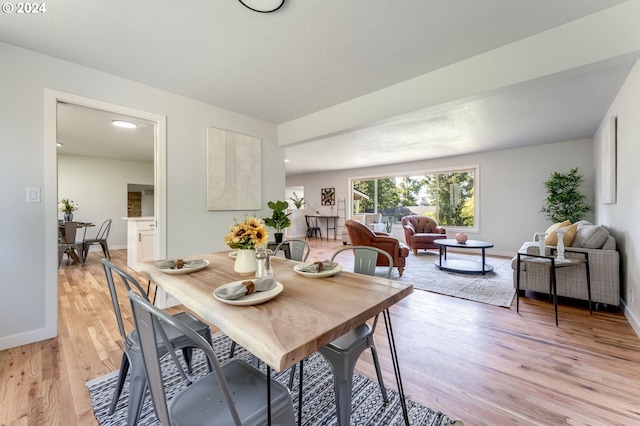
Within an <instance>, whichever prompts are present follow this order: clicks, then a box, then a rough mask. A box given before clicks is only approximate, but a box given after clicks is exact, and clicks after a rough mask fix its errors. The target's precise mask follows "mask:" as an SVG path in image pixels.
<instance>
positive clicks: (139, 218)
mask: <svg viewBox="0 0 640 426" xmlns="http://www.w3.org/2000/svg"><path fill="white" fill-rule="evenodd" d="M122 219H124V220H132V221H139V220H156V218H155V217H154V216H139V217H123V218H122Z"/></svg>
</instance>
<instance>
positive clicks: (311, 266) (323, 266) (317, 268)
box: [298, 260, 338, 273]
mask: <svg viewBox="0 0 640 426" xmlns="http://www.w3.org/2000/svg"><path fill="white" fill-rule="evenodd" d="M336 266H338V264H337V263H336V262H332V261H330V260H323V261H322V262H314V263H307V264H306V265H302V266H300V267H298V271H300V272H315V273H318V272H322V271H328V270H330V269H333V268H335V267H336Z"/></svg>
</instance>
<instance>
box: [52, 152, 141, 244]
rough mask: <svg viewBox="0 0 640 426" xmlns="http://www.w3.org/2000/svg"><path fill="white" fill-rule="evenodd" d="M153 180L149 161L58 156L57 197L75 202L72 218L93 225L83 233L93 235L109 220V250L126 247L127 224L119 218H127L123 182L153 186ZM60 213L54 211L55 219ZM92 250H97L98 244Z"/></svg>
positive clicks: (125, 189)
mask: <svg viewBox="0 0 640 426" xmlns="http://www.w3.org/2000/svg"><path fill="white" fill-rule="evenodd" d="M153 179H154V177H153V163H141V162H134V161H118V160H111V159H106V158H95V157H82V156H76V155H58V196H59V198H69V199H71V200H73V201H75V202H76V203H78V204H79V208H78V210H76V211H75V212H74V213H73V219H74V220H77V221H81V222H93V223H95V224H96V228H93V229H92V228H89V229H88V230H87V236H89V235H94V234H95V233H96V232H97V230H98V228H99V226H100V224H101V223H102V222H104V221H105V220H107V219H112V223H111V232H110V234H109V240H108V242H109V248H112V249H118V248H126V247H127V223H126V222H125V221H124V220H122V219H121V218H122V217H127V185H128V184H146V185H153ZM144 198H153V197H143V199H144ZM151 211H153V210H151ZM62 216H63V214H62V213H58V218H59V219H62ZM143 216H145V214H143ZM95 249H96V250H99V246H95Z"/></svg>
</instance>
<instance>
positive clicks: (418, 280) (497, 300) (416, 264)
mask: <svg viewBox="0 0 640 426" xmlns="http://www.w3.org/2000/svg"><path fill="white" fill-rule="evenodd" d="M447 257H448V258H449V259H464V260H472V261H476V262H480V260H481V259H482V257H481V255H480V254H479V253H478V254H477V255H475V256H474V255H468V254H462V253H457V252H450V251H449V252H448V253H447ZM436 262H438V254H437V253H434V252H430V251H426V252H425V251H418V255H417V256H416V255H414V254H413V252H412V253H411V254H410V255H409V257H408V258H407V264H406V266H405V269H404V273H403V274H402V277H399V276H398V275H397V273H394V274H392V279H394V276H395V279H397V280H398V281H401V282H407V283H411V284H413V287H414V288H415V289H418V290H426V291H431V292H434V293H440V294H446V295H448V296H453V297H458V298H461V299H467V300H473V301H475V302H481V303H487V304H490V305H496V306H502V307H505V308H510V307H511V303H512V302H513V298H514V296H515V295H516V291H515V288H513V272H512V269H511V259H510V258H498V257H486V259H485V263H487V264H489V265H491V266H493V271H492V272H487V273H486V274H485V275H482V274H463V273H457V272H449V271H444V270H442V271H441V270H440V269H439V268H438V267H437V266H436V265H435V264H436Z"/></svg>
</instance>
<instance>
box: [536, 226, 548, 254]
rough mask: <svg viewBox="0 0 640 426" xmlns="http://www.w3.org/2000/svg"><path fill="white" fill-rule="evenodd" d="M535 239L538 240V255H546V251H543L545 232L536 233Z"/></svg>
mask: <svg viewBox="0 0 640 426" xmlns="http://www.w3.org/2000/svg"><path fill="white" fill-rule="evenodd" d="M536 235H537V238H538V251H539V253H540V256H545V255H546V249H545V241H544V239H545V237H546V236H547V233H546V232H536Z"/></svg>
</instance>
